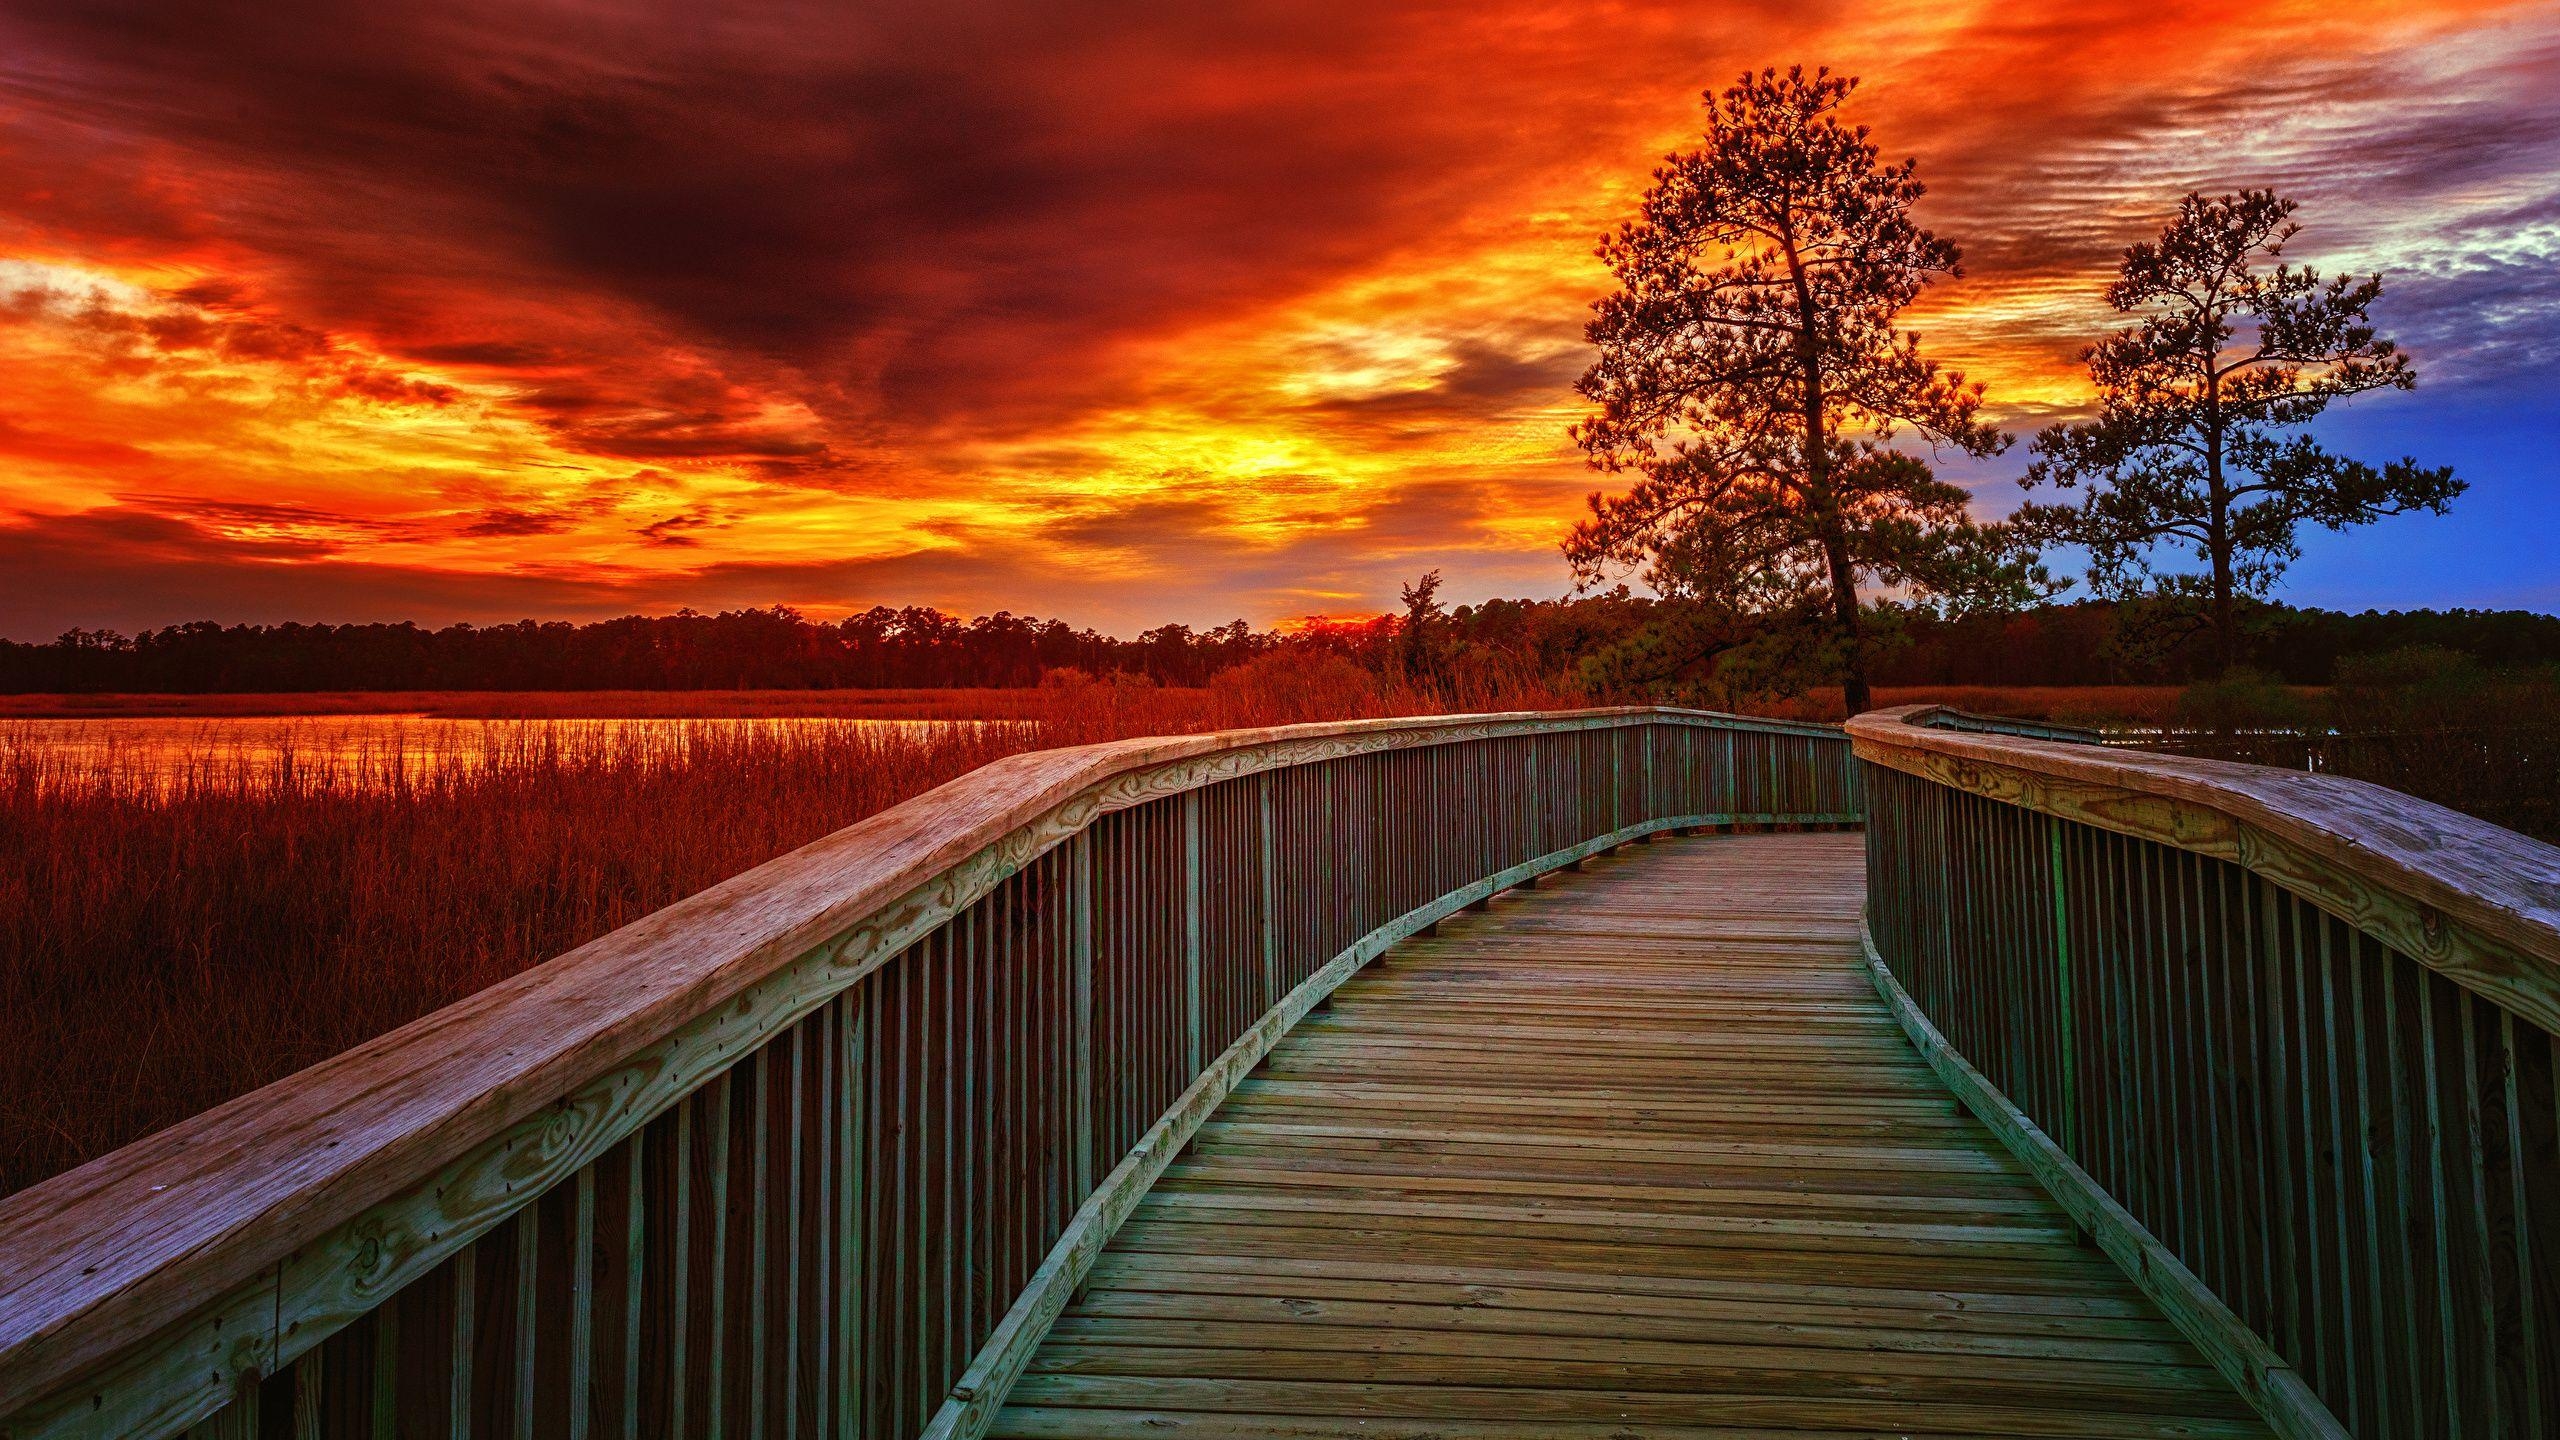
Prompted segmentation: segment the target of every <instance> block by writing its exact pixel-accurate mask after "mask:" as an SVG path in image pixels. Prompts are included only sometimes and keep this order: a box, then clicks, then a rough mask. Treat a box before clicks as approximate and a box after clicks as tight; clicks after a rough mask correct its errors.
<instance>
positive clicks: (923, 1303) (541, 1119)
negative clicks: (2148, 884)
mask: <svg viewBox="0 0 2560 1440" xmlns="http://www.w3.org/2000/svg"><path fill="white" fill-rule="evenodd" d="M1858 808H1859V807H1858V801H1857V785H1856V776H1855V773H1854V770H1853V768H1852V766H1851V764H1850V761H1849V755H1848V745H1847V742H1846V739H1845V737H1844V736H1843V735H1842V734H1841V733H1840V732H1839V731H1838V730H1836V729H1831V728H1828V727H1820V726H1810V725H1796V724H1789V723H1786V722H1776V721H1757V720H1740V719H1735V718H1733V717H1729V716H1720V715H1711V714H1705V713H1700V712H1694V711H1677V710H1667V709H1626V710H1598V711H1582V712H1573V713H1565V714H1547V715H1493V716H1470V717H1459V718H1451V719H1439V720H1393V721H1369V722H1355V723H1347V724H1333V725H1304V726H1294V727H1289V728H1285V729H1276V730H1258V731H1232V732H1227V733H1224V734H1218V735H1204V736H1191V737H1182V738H1171V739H1155V740H1133V741H1127V742H1121V743H1116V744H1109V745H1098V746H1091V747H1086V748H1082V749H1074V750H1056V751H1046V752H1042V753H1038V754H1032V755H1023V756H1016V757H1014V758H1012V759H1009V760H1005V761H1001V762H998V763H996V764H994V765H990V766H988V767H986V768H984V769H982V770H979V771H977V772H974V773H972V774H970V775H968V776H965V777H963V778H961V779H959V780H956V781H954V782H952V783H950V784H948V785H945V786H943V787H941V788H940V789H938V790H935V791H933V792H932V793H931V794H928V795H925V796H922V797H920V798H918V799H916V800H913V801H910V802H909V803H907V804H905V805H901V806H899V807H897V808H896V809H894V810H891V811H888V812H886V813H883V814H881V815H878V816H875V817H873V818H872V819H870V820H867V821H864V822H863V823H861V824H858V825H855V826H853V827H851V828H849V829H846V830H843V831H840V832H838V833H837V834H835V835H832V836H830V837H828V838H827V839H824V840H821V841H819V842H817V843H816V844H813V845H810V846H808V847H806V848H804V849H801V850H798V851H795V852H793V853H792V854H790V855H787V856H784V857H783V858H781V859H779V860H776V861H774V862H772V863H770V864H768V865H764V866H761V867H759V868H757V869H755V870H752V871H749V872H747V873H746V874H743V875H740V876H738V877H736V878H735V879H732V880H729V881H727V882H725V883H723V884H721V885H719V886H716V887H714V888H712V889H710V890H707V891H705V892H703V893H702V894H699V895H696V896H693V897H692V898H690V899H687V900H685V901H683V902H681V903H679V904H676V905H673V906H670V907H668V908H667V909H665V910H662V911H659V912H657V913H656V914H653V915H650V916H648V917H647V918H645V919H642V920H640V921H638V922H636V923H634V924H632V925H629V926H626V927H624V928H623V929H621V930H617V931H615V932H614V933H612V934H611V935H607V936H605V937H603V938H602V939H599V940H596V941H594V942H593V943H591V944H588V945H585V946H582V947H580V948H579V949H577V950H575V951H572V952H570V953H569V954H567V955H565V956H562V957H561V958H559V959H557V960H554V961H552V962H550V963H548V964H545V965H542V966H538V967H536V968H534V969H533V970H530V971H527V972H526V973H524V974H522V975H520V976H518V977H516V978H514V979H512V980H509V981H507V982H505V983H503V984H500V985H497V986H495V987H493V988H491V989H489V990H487V991H484V992H482V993H480V994H478V995H475V996H472V997H471V998H470V999H468V1000H465V1001H462V1002H461V1003H459V1004H456V1005H453V1006H450V1007H448V1008H446V1009H444V1010H441V1011H438V1012H437V1013H435V1014H433V1015H430V1016H428V1017H426V1018H424V1019H422V1020H419V1021H418V1022H416V1023H414V1024H411V1025H408V1026H406V1027H403V1028H402V1029H400V1030H397V1031H394V1032H393V1033H391V1034H389V1035H386V1036H383V1037H382V1038H380V1039H377V1040H375V1041H372V1042H370V1043H368V1044H366V1045H363V1046H361V1047H359V1048H357V1049H355V1050H353V1051H350V1052H348V1053H347V1054H344V1055H341V1056H339V1057H337V1058H335V1059H333V1060H330V1061H327V1062H326V1063H324V1064H321V1065H318V1066H315V1067H313V1068H312V1069H310V1070H307V1071H304V1072H302V1073H301V1074H299V1075H295V1076H293V1077H291V1078H289V1079H287V1080H284V1081H282V1082H279V1083H277V1084H275V1085H271V1086H269V1087H267V1088H265V1089H263V1090H260V1091H257V1092H256V1093H254V1094H251V1095H247V1096H244V1097H242V1098H240V1099H238V1100H234V1101H232V1102H230V1103H228V1104H226V1105H223V1106H221V1107H219V1108H217V1109H215V1110H212V1111H209V1112H207V1113H206V1114H204V1115H201V1116H198V1117H197V1118H195V1119H194V1120H191V1121H189V1122H187V1123H185V1124H182V1125H179V1126H177V1127H175V1128H173V1129H170V1130H168V1131H165V1132H162V1133H161V1134H158V1135H154V1136H152V1137H150V1138H148V1139H146V1140H143V1141H141V1142H139V1143H137V1144H134V1145H131V1146H128V1147H126V1148H125V1149H123V1150H120V1151H117V1152H116V1153H114V1154H112V1155H108V1156H106V1157H103V1158H101V1159H99V1160H97V1161H95V1162H93V1163H91V1164H89V1165H86V1166H83V1167H82V1168H80V1169H78V1170H76V1171H73V1172H71V1173H70V1174H67V1175H63V1176H60V1177H57V1178H55V1179H53V1180H50V1181H47V1182H46V1183H44V1184H42V1185H38V1186H36V1187H34V1188H33V1189H30V1190H27V1191H24V1192H21V1193H20V1194H18V1195H16V1196H14V1197H11V1198H10V1199H8V1200H6V1201H5V1202H0V1434H5V1435H6V1436H7V1437H10V1440H23V1437H33V1436H46V1437H53V1436H72V1435H83V1436H87V1435H95V1436H107V1435H113V1436H139V1437H153V1436H163V1435H170V1434H175V1433H179V1432H182V1431H187V1430H189V1429H190V1428H192V1429H194V1430H195V1432H196V1433H200V1434H205V1435H233V1436H255V1435H260V1434H267V1433H273V1434H285V1433H291V1434H294V1435H295V1436H297V1437H304V1436H315V1435H326V1436H338V1435H357V1434H364V1435H375V1436H390V1435H394V1434H397V1435H401V1436H410V1435H425V1434H436V1435H457V1436H458V1435H478V1436H520V1437H532V1436H536V1435H539V1436H544V1437H550V1436H569V1437H579V1436H597V1437H604V1436H629V1437H641V1436H647V1437H656V1436H697V1435H701V1436H718V1435H724V1434H725V1435H731V1436H758V1435H767V1434H778V1435H791V1436H799V1435H815V1436H855V1435H861V1436H872V1437H903V1436H908V1435H913V1434H916V1433H918V1432H919V1431H920V1430H926V1429H928V1428H929V1429H930V1430H931V1432H932V1433H948V1434H975V1433H979V1432H980V1431H981V1430H982V1429H983V1428H984V1425H985V1423H986V1422H987V1420H988V1419H989V1418H990V1417H991V1415H992V1413H993V1407H994V1406H995V1405H997V1404H998V1403H1000V1402H1001V1400H1002V1398H1003V1394H1004V1391H1005V1389H1006V1387H1007V1386H1008V1385H1009V1383H1010V1381H1011V1378H1012V1374H1013V1372H1014V1370H1015V1368H1017V1367H1019V1366H1020V1365H1021V1364H1022V1363H1023V1362H1024V1360H1026V1359H1027V1357H1028V1347H1029V1345H1030V1344H1032V1343H1034V1342H1036V1340H1037V1339H1038V1337H1039V1334H1040V1332H1041V1331H1042V1330H1044V1329H1045V1328H1046V1326H1047V1324H1048V1322H1049V1320H1050V1319H1051V1318H1053V1317H1054V1316H1055V1315H1056V1313H1057V1312H1058V1309H1059V1308H1060V1307H1061V1306H1062V1305H1063V1304H1064V1303H1065V1302H1066V1300H1067V1298H1068V1296H1069V1294H1070V1293H1071V1291H1072V1289H1073V1286H1074V1284H1075V1283H1076V1281H1077V1279H1078V1278H1079V1277H1080V1276H1081V1275H1082V1273H1083V1271H1084V1268H1085V1267H1086V1266H1087V1265H1089V1264H1090V1262H1091V1260H1092V1258H1093V1256H1094V1255H1095V1254H1096V1253H1097V1252H1098V1251H1099V1249H1100V1247H1101V1245H1102V1243H1103V1242H1104V1241H1105V1240H1106V1239H1107V1238H1108V1237H1109V1235H1110V1233H1111V1231H1112V1229H1113V1227H1115V1226H1116V1225H1117V1224H1118V1223H1119V1221H1120V1219H1121V1218H1122V1217H1123V1216H1125V1215H1126V1213H1127V1212H1128V1210H1129V1208H1130V1207H1131V1206H1132V1205H1134V1204H1135V1203H1136V1200H1137V1197H1138V1196H1139V1195H1140V1194H1141V1193H1142V1192H1143V1191H1144V1189H1145V1187H1146V1185H1147V1184H1148V1183H1149V1182H1150V1181H1151V1180H1152V1179H1153V1178H1154V1176H1155V1175H1156V1174H1157V1173H1158V1172H1159V1171H1161V1169H1162V1168H1163V1167H1164V1165H1165V1164H1166V1163H1167V1162H1169V1161H1170V1160H1171V1158H1172V1156H1173V1154H1174V1153H1175V1151H1177V1150H1178V1149H1179V1148H1180V1147H1181V1145H1182V1143H1183V1142H1184V1140H1186V1139H1187V1138H1188V1137H1189V1135H1190V1134H1191V1133H1192V1130H1193V1129H1194V1128H1196V1127H1197V1125H1198V1124H1199V1122H1200V1121H1201V1120H1202V1119H1203V1118H1204V1117H1205V1116H1206V1115H1207V1114H1208V1112H1209V1111H1210V1110H1211V1109H1212V1108H1214V1107H1215V1106H1216V1104H1217V1103H1218V1101H1219V1099H1220V1098H1222V1097H1223V1096H1224V1095H1225V1094H1226V1093H1227V1091H1228V1089H1229V1088H1230V1087H1231V1086H1232V1085H1233V1084H1234V1083H1235V1081H1236V1080H1237V1079H1238V1078H1239V1077H1241V1076H1242V1075H1243V1074H1244V1073H1245V1072H1246V1071H1247V1070H1249V1069H1250V1068H1251V1067H1252V1065H1253V1064H1254V1063H1255V1062H1256V1061H1257V1060H1258V1059H1260V1057H1261V1056H1262V1054H1263V1053H1264V1051H1266V1050H1267V1049H1268V1048H1269V1046H1270V1044H1271V1043H1272V1041H1273V1040H1274V1039H1276V1038H1277V1037H1278V1036H1279V1035H1280V1034H1281V1033H1282V1032H1283V1031H1285V1030H1286V1029H1287V1028H1288V1027H1289V1026H1290V1025H1291V1024H1292V1023H1294V1022H1295V1021H1296V1020H1297V1019H1298V1017H1299V1016H1301V1015H1303V1014H1304V1013H1305V1012H1306V1011H1307V1009H1308V1008H1309V1007H1311V1006H1312V1005H1314V1004H1315V1003H1316V1002H1317V1000H1319V999H1320V998H1322V996H1323V995H1324V994H1325V993H1326V992H1328V991H1329V990H1330V989H1332V988H1333V986H1335V985H1337V984H1339V983H1340V982H1341V981H1342V980H1343V979H1344V978H1346V977H1348V976H1349V975H1350V974H1352V973H1353V972H1354V971H1355V970H1357V968H1358V967H1359V966H1360V965H1361V964H1363V963H1365V962H1366V961H1367V960H1368V959H1370V958H1371V957H1373V956H1374V955H1376V954H1377V953H1379V952H1380V951H1382V950H1384V949H1385V948H1386V947H1387V946H1388V945H1390V944H1392V943H1393V942H1394V941H1396V940H1398V939H1400V938H1402V937H1403V936H1405V935H1408V934H1411V933H1412V932H1414V931H1416V930H1418V929H1420V928H1422V927H1423V926H1425V925H1428V924H1430V923H1432V922H1433V921H1435V920H1437V919H1439V918H1440V917H1442V916H1444V915H1446V914H1449V913H1451V912H1453V911H1455V910H1457V909H1458V908H1460V907H1462V906H1464V905H1467V904H1471V903H1477V902H1480V901H1482V900H1483V899H1484V898H1485V897H1487V896H1489V895H1491V894H1492V893H1493V892H1495V891H1497V890H1500V889H1503V888H1505V887H1508V886H1511V885H1516V884H1520V883H1522V882H1524V881H1526V880H1529V879H1531V878H1533V877H1535V876H1536V875H1538V874H1539V873H1541V872H1543V871H1546V870H1550V869H1553V868H1556V867H1558V866H1562V865H1567V864H1571V863H1574V862H1576V861H1578V860H1579V859H1581V858H1582V857H1584V856H1586V855H1589V854H1592V853H1594V852H1596V851H1598V850H1602V849H1606V848H1609V847H1612V846H1616V845H1620V844H1624V843H1626V842H1628V841H1630V840H1634V839H1639V838H1643V837H1645V836H1647V835H1649V834H1651V833H1653V832H1656V831H1661V830H1666V829H1671V828H1674V827H1690V826H1706V825H1722V824H1736V823H1746V824H1747V823H1816V824H1842V823H1850V822H1853V821H1855V819H1856V818H1857V814H1858Z"/></svg>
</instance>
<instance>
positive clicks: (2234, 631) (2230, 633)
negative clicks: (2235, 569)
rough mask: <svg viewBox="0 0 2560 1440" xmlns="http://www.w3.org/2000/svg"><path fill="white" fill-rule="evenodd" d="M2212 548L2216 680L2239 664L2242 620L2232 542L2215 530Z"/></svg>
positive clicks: (2218, 530)
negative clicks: (2235, 592)
mask: <svg viewBox="0 0 2560 1440" xmlns="http://www.w3.org/2000/svg"><path fill="white" fill-rule="evenodd" d="M2215 531H2216V533H2215V537H2214V545H2213V678H2215V679H2216V680H2219V679H2221V678H2223V677H2224V676H2226V675H2228V674H2230V673H2231V667H2232V666H2234V665H2236V664H2238V663H2239V662H2240V620H2239V616H2238V614H2237V612H2236V610H2235V608H2234V606H2233V604H2232V598H2231V591H2232V580H2231V541H2230V539H2229V537H2227V536H2225V535H2223V534H2222V533H2221V529H2220V527H2219V526H2217V527H2215Z"/></svg>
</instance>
